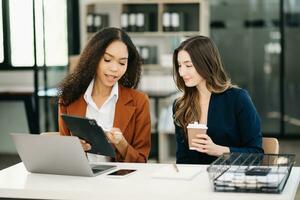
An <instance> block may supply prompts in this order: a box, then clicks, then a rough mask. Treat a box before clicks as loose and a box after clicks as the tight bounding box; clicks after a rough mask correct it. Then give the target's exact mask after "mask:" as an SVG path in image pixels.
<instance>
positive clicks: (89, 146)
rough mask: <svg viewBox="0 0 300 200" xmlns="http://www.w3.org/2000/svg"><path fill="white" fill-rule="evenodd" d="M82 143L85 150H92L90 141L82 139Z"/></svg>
mask: <svg viewBox="0 0 300 200" xmlns="http://www.w3.org/2000/svg"><path fill="white" fill-rule="evenodd" d="M80 143H81V146H82V148H83V150H84V151H89V150H91V148H92V146H91V145H90V144H89V143H87V142H86V141H85V140H82V139H80Z"/></svg>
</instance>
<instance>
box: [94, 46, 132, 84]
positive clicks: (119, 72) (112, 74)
mask: <svg viewBox="0 0 300 200" xmlns="http://www.w3.org/2000/svg"><path fill="white" fill-rule="evenodd" d="M127 64H128V49H127V46H126V45H125V44H124V43H123V42H121V41H119V40H116V41H114V42H112V43H111V44H110V45H108V47H107V48H106V49H105V52H104V55H103V56H102V58H101V60H100V62H99V64H98V68H97V76H96V80H97V81H99V82H100V83H101V84H102V85H103V86H104V87H112V86H113V85H114V84H115V83H116V82H117V81H118V80H119V79H120V78H121V77H122V76H123V75H124V74H125V72H126V70H127Z"/></svg>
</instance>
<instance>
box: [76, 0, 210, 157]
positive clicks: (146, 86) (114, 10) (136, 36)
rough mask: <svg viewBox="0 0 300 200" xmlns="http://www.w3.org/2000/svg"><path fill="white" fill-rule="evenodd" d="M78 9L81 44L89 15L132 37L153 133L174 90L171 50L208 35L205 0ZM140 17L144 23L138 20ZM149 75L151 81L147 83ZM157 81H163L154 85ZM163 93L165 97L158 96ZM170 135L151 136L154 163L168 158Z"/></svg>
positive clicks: (87, 3)
mask: <svg viewBox="0 0 300 200" xmlns="http://www.w3.org/2000/svg"><path fill="white" fill-rule="evenodd" d="M80 9H81V10H80V11H81V12H80V13H81V46H82V47H84V46H85V44H86V43H87V41H88V39H89V38H90V37H91V36H92V34H93V33H89V32H87V22H88V23H90V19H87V18H88V16H89V15H90V14H95V16H97V15H106V16H108V26H110V27H118V28H123V29H124V30H125V31H126V32H127V33H128V34H129V35H130V37H131V38H132V40H133V42H134V44H135V45H136V46H137V48H138V50H139V51H140V54H141V57H142V58H143V59H144V65H143V75H142V81H141V88H140V89H142V90H143V91H145V92H146V93H148V95H149V96H151V101H152V102H151V107H152V108H151V109H152V112H153V113H154V114H152V116H153V117H154V119H153V120H152V121H153V122H154V124H153V126H152V127H153V130H154V131H153V133H159V131H158V123H159V122H158V119H159V113H160V110H161V109H160V108H161V106H164V105H165V102H164V101H165V100H166V99H168V95H167V94H174V92H175V91H176V87H175V84H174V83H173V81H171V82H172V83H171V82H170V81H169V80H173V77H172V54H173V51H174V49H175V48H176V47H177V46H178V45H179V44H180V42H181V41H182V40H184V39H185V38H187V37H190V36H194V35H200V34H201V35H206V36H207V35H209V4H208V0H177V1H174V0H81V1H80ZM165 13H168V14H167V15H166V16H168V15H169V18H168V19H169V20H171V21H169V22H168V23H169V25H170V29H166V27H167V26H166V25H168V23H166V21H164V20H165V17H166V16H164V15H165ZM124 15H125V17H124ZM131 15H133V16H135V19H134V20H135V22H137V21H138V22H137V23H135V25H134V24H133V23H131V22H132V21H131V22H130V17H131ZM141 16H142V18H143V20H142V21H144V23H140V22H141V18H140V17H141ZM133 18H134V17H133ZM126 20H127V21H126ZM172 20H173V21H172ZM126 22H127V24H126ZM178 23H179V24H178ZM141 24H144V26H141ZM126 25H127V26H126ZM129 26H132V27H129ZM134 26H136V27H134ZM143 48H144V50H145V51H146V52H143V50H142V49H143ZM148 55H149V57H151V58H152V59H149V60H146V59H147V58H145V56H148ZM153 57H154V58H153ZM155 74H156V75H157V76H155ZM162 74H163V76H164V78H162V76H161V75H162ZM150 77H151V81H153V84H151V83H149V78H150ZM145 80H147V81H145ZM166 80H167V81H166ZM161 82H163V83H164V84H163V85H162V84H157V83H161ZM155 93H157V97H155ZM163 93H165V94H163ZM164 95H167V96H166V97H165V98H161V97H158V96H164ZM157 99H159V101H158V100H157ZM162 101H163V103H162ZM169 103H170V102H169ZM153 135H154V134H153ZM170 137H172V138H173V137H174V136H172V135H170V134H169V133H167V134H165V133H162V134H158V135H156V136H155V137H154V138H155V139H154V141H153V144H154V145H157V146H158V152H155V154H156V155H157V160H158V162H165V161H166V162H168V161H169V160H170V158H168V154H169V150H168V146H169V145H168V144H166V143H168V142H169V139H170ZM172 140H173V139H172ZM174 145H175V144H174Z"/></svg>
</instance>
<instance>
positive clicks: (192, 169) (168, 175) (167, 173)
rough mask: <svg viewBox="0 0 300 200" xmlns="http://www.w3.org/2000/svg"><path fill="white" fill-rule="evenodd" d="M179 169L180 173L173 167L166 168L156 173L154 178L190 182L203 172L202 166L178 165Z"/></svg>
mask: <svg viewBox="0 0 300 200" xmlns="http://www.w3.org/2000/svg"><path fill="white" fill-rule="evenodd" d="M177 168H178V172H177V171H176V170H175V169H174V166H172V165H168V166H164V167H162V168H161V169H159V170H158V171H156V172H154V173H153V174H152V178H161V179H182V180H190V179H193V178H194V177H196V176H197V175H198V174H199V173H200V172H201V167H200V166H182V165H177Z"/></svg>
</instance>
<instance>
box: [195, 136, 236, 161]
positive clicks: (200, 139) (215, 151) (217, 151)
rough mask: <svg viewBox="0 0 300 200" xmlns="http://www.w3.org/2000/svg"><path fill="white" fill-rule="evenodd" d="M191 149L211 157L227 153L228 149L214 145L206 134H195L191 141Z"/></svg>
mask: <svg viewBox="0 0 300 200" xmlns="http://www.w3.org/2000/svg"><path fill="white" fill-rule="evenodd" d="M192 146H193V149H194V150H196V151H199V152H201V153H206V154H208V155H211V156H221V155H222V154H223V153H229V152H230V149H229V148H228V147H225V146H221V145H217V144H215V143H214V142H213V141H212V140H211V138H210V137H209V136H208V135H207V134H197V135H196V138H194V139H192Z"/></svg>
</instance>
